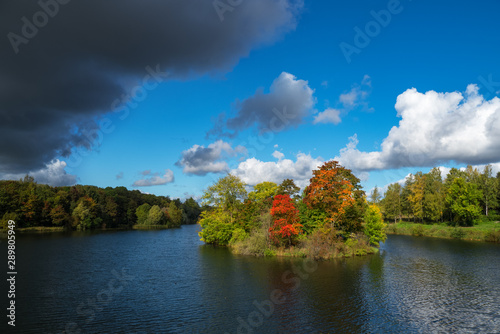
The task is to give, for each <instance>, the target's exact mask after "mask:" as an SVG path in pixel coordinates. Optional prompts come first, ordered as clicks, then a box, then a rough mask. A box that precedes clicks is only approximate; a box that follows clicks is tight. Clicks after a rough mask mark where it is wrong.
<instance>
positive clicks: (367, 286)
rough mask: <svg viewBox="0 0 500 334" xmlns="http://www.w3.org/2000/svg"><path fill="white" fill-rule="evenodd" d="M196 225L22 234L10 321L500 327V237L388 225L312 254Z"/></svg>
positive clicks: (123, 329) (25, 324)
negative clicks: (256, 254) (387, 230)
mask: <svg viewBox="0 0 500 334" xmlns="http://www.w3.org/2000/svg"><path fill="white" fill-rule="evenodd" d="M198 229H199V226H183V227H182V228H180V229H173V230H159V231H116V232H99V233H73V234H70V235H68V234H67V235H63V234H45V235H21V236H18V239H17V245H16V246H17V254H16V256H17V258H16V264H17V272H18V275H17V281H16V328H15V331H12V329H11V328H10V326H7V324H6V323H7V320H6V313H7V312H6V310H5V308H6V305H7V304H6V301H5V300H6V292H7V291H8V287H7V285H6V281H5V280H3V283H2V284H3V285H1V287H2V294H3V295H4V299H3V300H4V302H3V306H2V309H3V310H4V311H3V312H4V315H3V316H2V318H3V321H2V324H1V326H0V331H1V332H2V333H10V332H12V333H62V332H64V331H66V332H65V333H252V332H253V333H374V332H379V333H400V332H406V333H500V246H499V245H494V244H487V243H476V242H465V241H456V240H444V239H433V238H415V237H408V236H389V238H388V240H387V241H386V243H385V244H383V245H382V247H381V251H380V253H379V254H376V255H372V256H366V257H360V258H359V257H358V258H352V259H342V260H337V261H328V262H309V261H305V260H303V259H282V258H278V259H277V258H253V257H244V256H236V255H233V254H231V253H230V252H229V251H228V250H227V249H223V248H214V247H211V246H207V245H203V243H202V242H201V241H199V237H198V235H197V231H198ZM1 245H2V252H3V254H4V255H6V248H7V247H6V240H5V239H2V240H1ZM4 258H6V256H4ZM5 262H6V259H5ZM4 268H5V266H4ZM5 273H6V270H5V271H4V275H6V274H5Z"/></svg>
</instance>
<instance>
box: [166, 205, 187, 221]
mask: <svg viewBox="0 0 500 334" xmlns="http://www.w3.org/2000/svg"><path fill="white" fill-rule="evenodd" d="M167 213H168V217H169V226H171V227H179V226H181V224H182V214H183V212H182V209H180V208H178V207H177V205H175V202H170V204H169V205H168V209H167Z"/></svg>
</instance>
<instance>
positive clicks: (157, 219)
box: [144, 205, 167, 225]
mask: <svg viewBox="0 0 500 334" xmlns="http://www.w3.org/2000/svg"><path fill="white" fill-rule="evenodd" d="M166 221H167V219H166V217H165V215H164V214H163V211H162V210H161V208H160V207H159V206H158V205H153V206H152V207H151V209H150V210H149V213H148V218H147V219H146V221H145V223H144V224H145V225H164V224H165V223H166Z"/></svg>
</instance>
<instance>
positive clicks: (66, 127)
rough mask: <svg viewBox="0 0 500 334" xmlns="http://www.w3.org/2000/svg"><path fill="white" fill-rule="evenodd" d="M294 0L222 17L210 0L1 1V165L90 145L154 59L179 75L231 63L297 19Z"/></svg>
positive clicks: (247, 4)
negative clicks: (93, 132) (92, 132)
mask: <svg viewBox="0 0 500 334" xmlns="http://www.w3.org/2000/svg"><path fill="white" fill-rule="evenodd" d="M291 1H293V0H286V1H284V0H252V1H243V2H242V3H241V4H240V5H238V6H237V7H234V8H233V10H232V11H226V12H224V14H223V16H224V17H223V18H224V19H223V20H222V21H221V19H220V16H219V13H217V11H216V10H215V8H214V6H213V2H212V1H206V0H170V1H168V0H162V1H160V0H141V1H139V0H137V1H132V0H128V1H127V0H120V1H119V0H110V1H102V0H99V1H98V0H88V1H82V0H72V1H69V0H64V1H63V0H59V2H57V1H56V0H41V1H14V0H10V1H2V2H1V3H0V34H1V35H2V39H1V42H0V59H1V61H0V173H17V172H25V171H29V170H33V169H37V168H42V167H44V166H45V165H46V164H47V163H48V162H50V161H52V160H53V159H54V158H55V157H57V156H58V155H60V154H62V155H64V156H67V155H69V153H70V152H71V149H72V148H75V147H78V146H87V147H88V146H89V145H91V143H90V142H89V140H88V138H86V136H85V130H87V131H89V130H92V129H95V128H96V127H97V125H96V119H98V118H99V117H100V116H102V115H103V114H104V113H106V112H109V111H110V109H111V104H112V103H113V101H115V100H116V99H117V98H120V97H121V96H122V95H123V94H124V93H126V92H127V89H129V88H130V86H131V85H133V84H134V83H137V80H138V79H139V78H143V77H144V76H145V74H147V71H146V68H147V67H148V66H150V67H151V68H158V67H159V68H161V69H162V71H164V72H168V73H169V76H170V77H172V78H183V79H189V78H193V77H196V76H199V75H202V74H207V73H208V74H214V73H218V72H221V71H222V72H224V71H227V70H229V69H231V68H232V67H233V66H234V65H235V64H236V63H237V62H238V60H239V59H240V58H241V57H244V56H246V55H248V53H249V51H250V50H251V49H252V48H254V47H256V46H259V45H262V44H265V43H270V42H273V41H274V40H275V39H276V38H279V36H281V35H282V33H283V32H285V31H287V30H290V29H293V28H294V26H295V17H296V14H297V12H298V10H299V9H300V7H301V4H300V3H299V2H297V1H294V2H293V3H292V2H291ZM44 8H45V9H44ZM33 23H35V24H37V25H38V27H36V25H33ZM87 137H88V136H87Z"/></svg>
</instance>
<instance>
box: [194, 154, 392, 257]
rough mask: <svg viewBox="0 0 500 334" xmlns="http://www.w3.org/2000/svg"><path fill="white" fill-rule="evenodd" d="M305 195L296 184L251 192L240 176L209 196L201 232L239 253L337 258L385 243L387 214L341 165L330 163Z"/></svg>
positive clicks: (221, 183) (285, 183) (269, 185)
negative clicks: (372, 203) (373, 202)
mask: <svg viewBox="0 0 500 334" xmlns="http://www.w3.org/2000/svg"><path fill="white" fill-rule="evenodd" d="M313 174H314V176H313V177H312V178H311V180H310V184H309V186H308V187H307V188H306V189H305V190H304V191H303V192H302V194H300V188H299V187H297V186H296V185H295V183H294V182H293V180H290V179H286V180H284V181H283V182H282V183H281V184H279V185H278V184H276V183H273V182H262V183H260V184H257V185H255V186H254V187H253V190H252V191H251V192H249V193H248V192H247V190H246V185H245V184H244V183H243V182H242V181H241V179H239V178H238V177H236V176H234V175H231V174H229V175H227V176H225V177H222V178H220V179H219V180H218V181H217V182H216V183H215V184H214V185H212V186H211V187H209V188H208V189H207V190H206V191H205V194H204V197H203V199H204V201H205V204H207V205H210V209H209V210H206V211H204V212H203V213H202V215H201V219H200V225H201V227H202V228H203V229H202V231H201V232H200V236H201V237H202V240H203V241H205V242H206V243H209V244H215V245H223V246H229V247H231V248H232V249H233V250H234V251H235V252H236V253H240V254H252V255H265V256H268V255H269V256H272V255H291V256H312V257H314V258H332V257H339V256H352V255H364V254H366V253H371V252H373V251H374V249H373V247H371V245H375V246H376V245H378V243H379V242H380V241H384V240H385V237H386V236H385V232H384V223H383V221H382V214H381V213H380V210H379V208H378V207H377V206H376V205H369V204H368V203H367V201H366V196H365V193H364V191H363V190H362V189H361V186H360V184H359V182H360V180H359V179H358V178H357V177H356V176H354V174H352V172H351V171H350V170H349V169H346V168H344V167H342V166H341V165H339V164H338V163H337V162H336V161H329V162H326V163H325V164H324V165H323V166H321V167H320V168H319V169H318V170H315V171H313Z"/></svg>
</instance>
